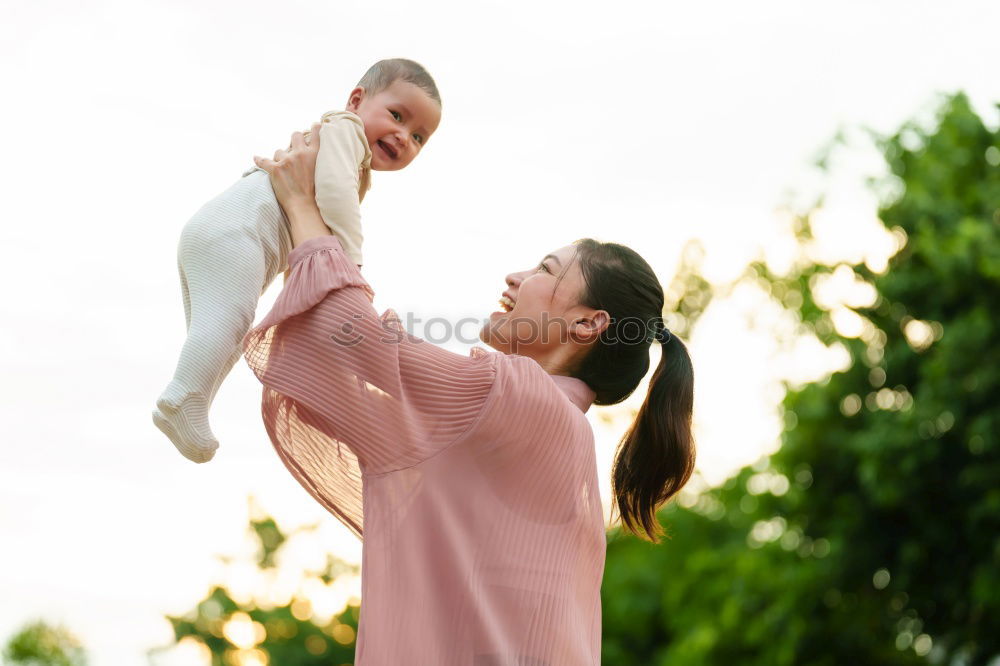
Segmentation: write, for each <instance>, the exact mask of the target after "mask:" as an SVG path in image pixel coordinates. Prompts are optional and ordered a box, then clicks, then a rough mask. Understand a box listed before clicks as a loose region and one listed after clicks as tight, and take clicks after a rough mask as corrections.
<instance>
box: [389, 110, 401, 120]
mask: <svg viewBox="0 0 1000 666" xmlns="http://www.w3.org/2000/svg"><path fill="white" fill-rule="evenodd" d="M389 113H391V114H392V117H393V118H395V119H396V120H402V119H403V116H401V115H399V111H392V110H390V111H389Z"/></svg>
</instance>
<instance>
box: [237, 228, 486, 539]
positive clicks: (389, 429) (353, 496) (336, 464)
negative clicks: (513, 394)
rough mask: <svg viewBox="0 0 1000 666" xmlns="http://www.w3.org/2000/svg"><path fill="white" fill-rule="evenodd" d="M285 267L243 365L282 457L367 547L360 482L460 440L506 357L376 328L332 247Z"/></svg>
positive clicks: (391, 317) (326, 243)
mask: <svg viewBox="0 0 1000 666" xmlns="http://www.w3.org/2000/svg"><path fill="white" fill-rule="evenodd" d="M288 264H289V267H290V269H291V274H290V276H289V279H288V280H287V282H286V284H285V286H284V289H283V290H282V292H281V294H280V295H279V296H278V299H277V301H276V302H275V304H274V307H273V308H272V309H271V311H270V313H268V315H267V316H266V317H265V318H264V319H263V320H262V321H261V322H260V324H259V325H257V326H256V327H254V328H253V329H251V330H250V331H249V332H248V333H247V335H246V336H245V337H244V339H243V353H244V356H245V358H246V359H247V362H248V363H249V365H250V367H251V369H252V370H253V372H254V374H256V376H257V378H258V379H259V380H260V382H261V383H262V384H263V387H264V388H263V398H262V402H261V411H262V416H263V419H264V424H265V427H266V429H267V432H268V435H269V436H270V438H271V441H272V443H273V444H274V446H275V449H276V450H277V452H278V455H279V456H280V457H281V459H282V461H283V462H284V463H285V465H286V466H287V467H288V469H289V471H290V472H291V473H292V475H293V476H295V478H296V479H297V480H298V481H299V482H300V483H301V484H302V485H303V486H304V487H305V488H306V489H307V490H308V491H309V493H310V494H311V495H312V496H313V497H314V498H315V499H316V500H317V501H319V502H320V503H321V504H322V505H323V506H325V507H326V508H327V509H328V510H329V511H330V512H331V513H333V514H334V515H335V516H337V517H338V518H339V519H340V521H341V522H343V523H344V524H345V525H346V526H347V527H348V528H349V529H351V531H353V532H354V533H355V534H356V535H357V536H358V537H361V536H362V533H363V524H362V523H363V521H362V478H361V476H362V472H364V473H365V474H366V475H370V474H381V473H385V472H390V471H393V470H399V469H404V468H407V467H411V466H413V465H416V464H418V463H420V462H422V461H425V460H427V459H428V458H430V457H432V456H434V455H436V454H438V453H440V452H441V451H443V450H445V449H447V448H448V447H449V445H451V444H452V443H454V442H455V441H456V440H458V439H459V438H460V437H461V436H462V434H463V433H465V432H466V431H467V430H469V428H470V427H472V425H473V424H474V422H475V421H476V419H477V417H478V416H479V415H480V414H481V413H482V411H483V409H484V406H485V405H486V403H487V400H488V398H489V396H490V394H491V390H492V389H493V387H494V379H495V376H496V363H497V357H498V356H499V355H498V354H490V353H486V352H484V351H483V350H480V349H475V350H474V351H473V353H472V354H471V355H470V356H462V355H460V354H455V353H453V352H449V351H447V350H445V349H442V348H440V347H437V346H435V345H433V344H431V343H429V342H427V341H425V340H422V339H420V338H417V337H415V336H411V335H409V334H408V333H406V331H405V329H404V328H403V326H402V324H401V322H400V321H399V317H398V315H396V313H395V312H393V311H392V310H386V311H385V313H383V314H382V315H381V316H380V315H379V314H378V313H376V311H375V310H374V308H373V307H372V300H373V297H374V292H373V290H372V288H371V287H370V286H369V285H368V283H367V282H366V281H365V279H364V278H363V277H362V275H361V273H360V272H359V271H358V268H357V266H356V265H355V264H354V262H353V261H352V260H351V259H350V258H349V257H347V255H346V254H345V252H344V249H343V247H342V246H341V244H340V241H339V240H338V239H337V237H336V236H320V237H317V238H312V239H310V240H308V241H305V242H303V243H302V244H301V245H299V246H298V247H296V248H295V249H294V250H292V252H291V253H290V254H289V257H288Z"/></svg>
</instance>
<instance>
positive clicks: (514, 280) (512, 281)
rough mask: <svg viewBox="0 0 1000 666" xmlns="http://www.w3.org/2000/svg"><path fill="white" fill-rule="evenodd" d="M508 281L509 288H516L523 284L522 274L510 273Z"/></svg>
mask: <svg viewBox="0 0 1000 666" xmlns="http://www.w3.org/2000/svg"><path fill="white" fill-rule="evenodd" d="M506 280H507V286H508V287H516V286H517V285H519V284H521V274H520V273H510V274H509V275H507V278H506Z"/></svg>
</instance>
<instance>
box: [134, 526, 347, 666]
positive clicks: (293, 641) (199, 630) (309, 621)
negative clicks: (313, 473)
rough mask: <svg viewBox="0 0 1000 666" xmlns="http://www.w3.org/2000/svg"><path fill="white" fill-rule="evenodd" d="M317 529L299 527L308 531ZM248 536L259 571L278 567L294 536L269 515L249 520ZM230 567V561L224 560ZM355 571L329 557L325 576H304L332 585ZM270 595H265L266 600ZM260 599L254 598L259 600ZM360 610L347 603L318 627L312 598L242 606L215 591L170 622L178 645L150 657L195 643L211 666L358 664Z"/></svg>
mask: <svg viewBox="0 0 1000 666" xmlns="http://www.w3.org/2000/svg"><path fill="white" fill-rule="evenodd" d="M315 527H316V525H312V526H307V527H305V528H301V530H300V531H309V530H312V529H314V528H315ZM249 532H250V534H251V535H252V536H253V537H254V538H255V539H256V541H257V543H258V546H259V547H258V551H257V556H256V561H255V566H256V569H257V571H258V572H266V571H268V570H271V569H275V568H276V567H277V558H278V557H279V555H280V551H281V549H282V547H283V546H285V545H286V544H287V543H289V539H290V538H291V537H292V536H293V535H292V534H286V533H285V532H283V531H282V530H281V529H280V528H279V527H278V524H277V523H276V522H275V520H274V519H273V518H271V517H270V516H262V517H259V518H251V520H250V524H249ZM221 559H222V560H223V561H224V562H226V563H227V564H229V563H231V561H230V558H225V557H223V558H221ZM356 573H357V567H354V566H352V565H349V564H347V563H345V562H343V561H341V560H339V559H337V558H335V557H332V556H328V557H327V562H326V566H325V567H324V568H323V569H322V570H321V571H311V572H305V578H306V579H312V580H313V581H319V582H321V583H322V584H323V585H329V584H330V583H332V582H333V581H334V580H336V579H337V578H338V577H339V576H341V575H345V574H356ZM265 596H266V595H265ZM255 599H256V597H255ZM359 617H360V606H358V605H351V604H349V605H348V606H347V607H346V608H345V609H344V610H343V611H342V612H341V613H340V614H338V615H335V616H334V617H333V618H332V619H331V620H330V621H329V622H320V621H319V620H318V619H317V618H315V616H314V615H313V612H312V606H311V603H310V601H309V599H308V598H307V597H305V596H303V595H301V594H297V595H293V596H292V597H291V598H290V599H289V600H288V601H287V603H284V604H269V603H266V602H262V603H257V602H256V601H249V602H244V603H240V602H239V601H237V600H235V599H234V598H233V596H232V593H231V591H230V590H227V589H225V588H224V587H220V586H215V587H213V588H212V589H211V590H209V592H208V593H207V594H206V596H205V597H204V598H203V599H202V600H201V601H199V602H198V603H197V604H196V605H195V607H194V608H192V609H191V610H190V611H189V612H187V613H185V614H184V615H183V616H179V617H168V618H167V619H168V620H169V622H170V623H171V625H172V626H173V629H174V640H175V642H174V643H173V644H171V645H169V646H164V647H161V648H155V649H154V650H153V651H152V652H153V653H155V652H159V651H162V650H165V649H170V648H172V647H174V646H176V645H177V644H179V643H181V642H190V641H194V642H195V643H197V644H200V645H202V646H204V650H205V651H206V653H207V654H210V655H211V663H212V666H227V665H228V664H231V663H261V664H264V663H268V664H281V665H282V666H285V665H287V666H336V665H338V664H349V663H353V661H354V643H355V637H356V636H357V629H358V619H359Z"/></svg>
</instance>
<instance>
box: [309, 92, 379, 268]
mask: <svg viewBox="0 0 1000 666" xmlns="http://www.w3.org/2000/svg"><path fill="white" fill-rule="evenodd" d="M319 137H320V142H319V154H318V155H317V157H316V205H317V206H319V212H320V215H322V216H323V221H324V222H325V223H326V226H327V227H329V229H330V231H332V232H333V233H334V234H335V235H336V236H337V238H338V239H339V240H340V244H341V245H342V246H343V248H344V251H345V252H346V253H347V255H348V256H349V257H350V258H351V260H353V261H354V263H356V264H358V265H360V264H361V263H362V261H361V243H362V241H363V235H362V233H361V195H360V194H359V188H360V187H361V176H360V170H361V167H362V166H364V167H365V168H368V167H369V164H370V160H371V151H370V150H369V148H368V141H367V140H366V139H365V128H364V124H363V123H362V122H361V118H359V117H358V116H356V115H355V114H353V113H350V112H348V111H331V112H330V113H326V114H324V115H323V124H322V126H321V127H320V131H319ZM365 182H366V184H367V179H365Z"/></svg>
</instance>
